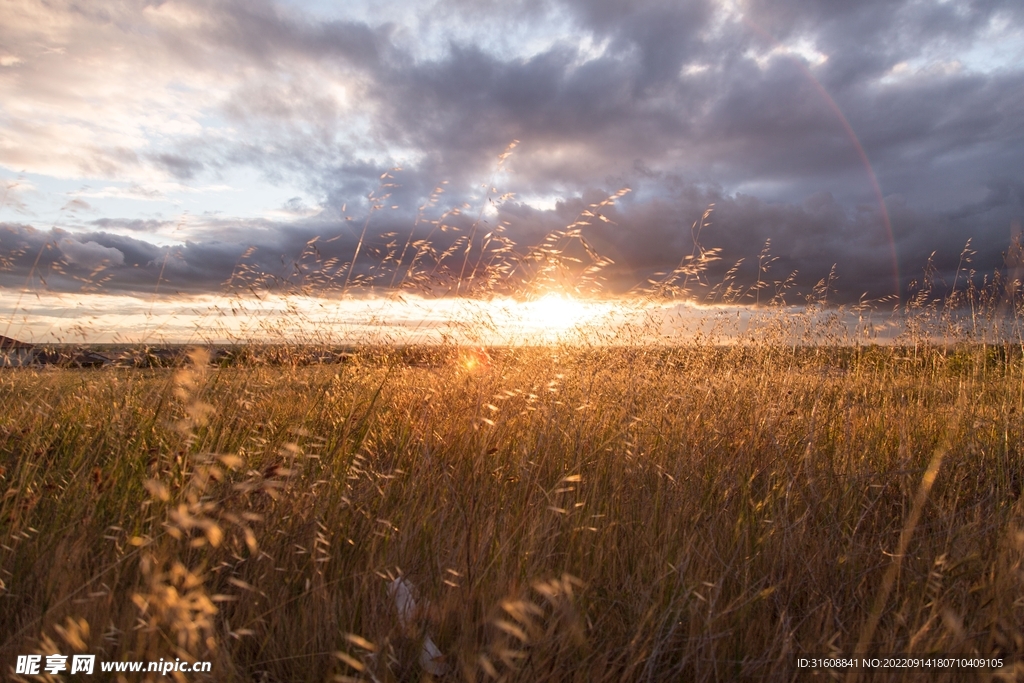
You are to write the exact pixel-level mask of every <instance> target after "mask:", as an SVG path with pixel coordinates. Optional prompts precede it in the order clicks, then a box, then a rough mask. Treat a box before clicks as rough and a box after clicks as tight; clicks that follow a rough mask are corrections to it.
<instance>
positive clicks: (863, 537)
mask: <svg viewBox="0 0 1024 683" xmlns="http://www.w3.org/2000/svg"><path fill="white" fill-rule="evenodd" d="M391 181H393V178H392V177H391V176H390V175H386V176H385V177H384V178H383V179H382V187H381V188H380V190H379V191H378V192H377V193H375V194H372V195H371V196H370V197H369V200H370V204H371V206H370V210H369V213H368V214H367V218H366V222H365V223H364V224H363V225H362V226H361V229H360V231H359V242H358V246H357V247H356V249H355V252H354V253H353V256H352V258H351V260H350V261H348V262H345V263H342V262H340V261H339V260H338V259H327V260H323V259H321V258H320V255H319V251H318V248H317V242H316V240H313V241H311V242H310V243H309V244H308V245H307V249H306V251H305V252H304V253H303V254H302V255H301V256H300V257H299V258H298V260H297V261H296V263H295V268H294V278H293V279H292V280H289V281H281V280H279V279H275V278H273V277H271V276H268V275H267V274H265V273H261V272H259V271H258V270H257V269H255V268H252V267H250V266H248V265H247V262H246V261H245V257H243V261H242V262H240V264H239V266H238V268H236V270H235V273H234V274H233V275H232V278H231V280H230V281H229V284H230V285H231V286H232V287H238V288H239V289H238V291H239V292H241V291H245V292H249V293H251V294H252V295H253V298H251V299H248V300H247V301H249V302H250V303H251V302H253V301H255V306H256V308H257V310H258V306H259V302H260V296H263V295H264V294H265V293H267V292H276V293H283V294H284V295H286V296H287V295H289V294H301V295H303V296H348V295H350V294H352V293H353V292H357V291H365V290H368V289H372V288H374V287H382V286H383V287H386V288H388V289H409V288H411V289H413V290H414V291H419V292H426V293H430V294H444V293H457V294H458V295H460V296H463V295H468V296H485V297H486V296H491V295H493V294H499V293H515V294H518V295H521V296H534V295H536V294H537V293H540V292H545V291H551V290H557V291H567V292H571V293H574V294H577V295H585V294H588V293H592V292H595V291H600V289H601V287H602V284H601V282H602V280H601V278H602V277H603V272H604V270H605V269H606V268H607V267H608V266H609V265H611V264H610V261H608V260H607V259H605V258H603V257H601V256H600V255H599V254H597V253H596V252H595V251H594V250H593V248H592V247H591V245H590V244H589V243H588V241H587V238H586V228H587V226H588V225H591V224H592V222H593V221H597V220H607V217H606V216H605V215H604V211H605V209H606V208H607V206H609V205H610V203H611V202H613V201H615V200H616V199H617V198H618V197H621V196H622V194H623V193H624V192H623V193H619V194H617V195H615V196H613V197H610V198H609V199H607V200H605V201H604V202H599V203H597V204H594V205H592V206H590V207H588V208H587V209H586V210H585V211H584V212H583V213H582V214H581V215H580V217H579V218H578V219H577V221H575V222H574V223H572V224H570V225H569V226H567V227H566V228H565V229H563V230H558V231H555V232H553V233H551V234H550V235H548V236H547V237H546V238H545V239H544V240H543V241H542V242H541V243H540V244H539V245H536V246H534V247H532V248H529V249H527V250H526V251H518V250H517V249H516V247H515V245H514V244H513V243H512V242H511V241H510V240H509V239H508V238H507V237H505V236H504V235H503V234H502V229H501V226H497V227H494V226H491V227H493V229H490V228H488V229H487V230H485V227H487V226H485V225H484V224H483V216H484V212H483V210H481V212H480V214H479V215H478V216H477V218H476V219H475V221H470V222H469V223H468V224H464V225H463V229H462V230H461V231H460V230H459V229H458V227H457V226H456V225H455V224H454V221H453V219H454V217H455V216H457V215H459V213H460V210H458V209H453V210H450V211H448V212H445V213H443V214H441V215H440V216H439V217H437V218H435V219H432V220H428V219H427V218H426V217H425V216H426V212H427V210H428V209H430V208H431V207H433V206H434V204H435V203H436V201H437V198H438V196H439V194H440V192H441V188H438V190H437V191H435V193H434V195H433V196H432V197H431V199H430V200H429V201H428V202H427V204H425V205H424V207H421V215H420V217H418V218H417V220H416V225H414V226H413V227H412V229H411V230H410V232H409V233H408V235H397V234H388V235H375V233H374V232H373V231H372V230H370V229H369V226H370V224H371V223H370V222H371V219H372V218H373V214H374V211H376V210H378V209H379V208H381V207H383V206H384V205H385V202H386V200H387V199H388V196H387V193H388V190H389V187H390V185H391ZM495 192H496V191H495ZM491 199H493V197H491V196H490V195H489V196H488V197H487V200H488V201H490V200H491ZM710 216H711V214H710V212H709V213H705V215H704V216H702V217H701V218H700V219H699V220H698V221H697V222H696V223H694V226H693V250H692V252H691V254H689V255H687V256H685V257H684V258H682V260H681V261H680V263H679V265H678V267H677V268H675V269H673V270H672V271H670V272H666V273H660V274H657V275H655V276H653V277H652V278H651V279H650V280H649V281H648V282H647V283H646V284H645V285H643V286H641V287H638V288H637V289H636V291H635V292H634V295H635V296H636V297H639V300H640V301H641V303H644V302H650V301H654V300H657V301H662V300H665V299H673V298H675V299H694V298H697V299H699V300H701V301H703V302H705V303H707V304H714V305H731V306H738V305H744V304H750V305H751V306H752V308H751V309H749V310H750V311H751V315H750V325H749V326H748V327H747V329H746V331H745V332H735V331H730V330H729V329H728V325H729V324H731V323H726V325H725V328H723V327H722V325H721V324H719V323H718V322H714V321H713V322H712V323H711V324H710V325H709V326H707V327H704V328H701V329H700V330H699V331H698V332H697V333H695V334H694V335H693V336H691V337H689V338H685V339H675V340H674V341H673V344H672V345H667V346H666V345H651V344H649V343H648V342H647V340H649V339H650V335H648V334H647V332H648V330H644V329H642V326H641V329H632V328H624V329H622V330H618V331H615V332H612V333H609V332H608V331H607V330H600V329H595V330H594V332H593V336H591V337H587V336H583V337H576V338H575V339H576V341H575V342H574V343H572V344H568V343H563V344H555V345H551V346H547V347H520V348H500V349H490V350H489V353H486V352H482V351H480V350H471V349H468V348H459V347H440V348H436V349H431V350H428V351H427V352H421V353H418V354H410V353H409V352H408V351H407V350H403V349H400V348H398V347H396V346H388V345H386V344H384V345H382V346H377V347H364V348H362V349H361V350H359V351H358V352H357V353H356V354H355V355H353V356H351V357H350V358H348V361H347V362H345V363H341V364H331V365H316V364H314V365H307V364H305V361H304V358H305V357H306V356H308V355H309V353H310V349H309V348H308V345H309V344H315V345H319V346H323V347H326V346H328V345H329V340H330V334H329V333H330V330H322V329H321V330H317V329H313V330H311V331H310V333H309V336H308V337H307V338H304V339H302V340H298V341H297V340H295V339H288V338H285V339H276V340H277V341H279V342H282V345H281V346H275V347H263V348H250V349H247V350H246V353H245V354H243V356H244V357H245V358H246V362H239V363H237V364H235V365H232V366H229V367H211V365H210V364H209V362H208V360H209V359H208V357H207V356H206V354H205V352H204V351H203V350H202V349H197V350H195V351H194V352H193V354H192V356H191V359H190V361H189V362H188V363H186V364H184V365H182V366H180V367H174V368H154V369H145V370H140V369H120V368H110V369H106V370H102V371H89V370H81V371H79V370H70V369H65V370H56V371H53V370H47V371H43V370H36V369H19V370H8V371H3V372H0V405H2V406H3V410H2V411H0V667H2V668H3V669H2V670H3V671H4V672H5V675H6V676H7V677H9V678H16V676H15V674H14V672H13V668H12V665H13V661H14V657H15V656H16V655H17V654H24V653H28V652H42V653H46V654H50V653H52V652H63V653H64V654H70V653H72V652H86V653H94V654H98V655H99V656H100V658H101V659H107V660H110V659H116V660H135V659H149V660H156V659H159V658H165V659H168V658H169V659H174V658H181V659H185V660H210V661H212V662H213V674H212V675H210V676H208V677H207V679H208V680H217V681H264V682H273V681H306V680H311V681H318V680H332V679H333V680H367V681H369V680H377V681H409V680H422V679H424V678H428V679H429V678H430V677H431V675H432V674H431V673H430V671H434V672H441V671H443V672H444V673H436V674H434V677H436V678H440V679H442V680H452V681H454V680H468V681H485V680H505V681H513V680H520V681H563V680H579V681H620V680H625V681H661V680H694V681H707V680H787V681H788V680H802V679H804V678H806V677H808V676H810V675H811V674H810V672H808V671H805V670H799V669H797V666H796V662H797V657H798V656H801V655H814V654H816V655H830V654H834V655H840V654H842V655H850V654H853V653H855V652H857V653H868V654H881V653H890V654H919V653H920V654H924V653H937V654H951V653H959V654H978V655H994V656H1001V657H1004V658H1005V659H1006V662H1007V667H1006V669H1005V670H1003V671H1000V672H996V673H997V674H998V675H999V676H1002V677H1004V678H1007V679H1011V680H1012V679H1013V677H1014V676H1016V677H1018V678H1020V677H1024V669H1022V668H1021V665H1020V664H1019V662H1020V661H1022V656H1024V602H1022V599H1021V595H1022V594H1024V593H1022V590H1024V565H1022V558H1024V503H1022V502H1021V486H1022V478H1024V475H1022V474H1021V472H1022V465H1024V463H1022V455H1021V454H1022V452H1024V435H1022V427H1024V359H1022V357H1024V354H1022V347H1024V344H1022V343H1021V339H1022V338H1024V335H1022V333H1021V329H1020V321H1021V320H1022V316H1021V312H1022V301H1021V298H1020V283H1019V282H1018V281H1017V280H1012V279H1000V278H998V277H997V278H993V279H991V280H985V281H984V282H982V283H981V285H978V284H977V278H976V277H975V276H976V273H973V272H972V271H970V270H969V268H970V252H969V249H967V250H965V255H964V258H963V261H962V273H963V276H964V279H963V280H962V282H961V283H959V284H958V282H957V281H954V283H953V287H952V290H951V291H940V287H939V283H937V280H936V278H935V272H934V269H933V268H931V266H930V265H929V266H928V267H926V268H925V272H924V276H923V277H922V279H921V281H920V282H919V283H916V284H915V287H914V288H913V292H912V296H911V297H910V298H909V299H908V300H907V301H906V302H904V304H903V306H902V310H901V317H900V322H899V325H900V326H901V329H902V330H903V332H902V334H901V336H899V337H898V338H897V340H896V343H893V344H891V345H888V346H873V345H870V344H871V342H873V341H876V339H877V338H876V337H874V336H873V335H875V334H876V333H877V330H878V329H879V327H880V325H879V324H878V321H877V320H874V319H873V318H872V316H874V315H876V314H875V313H874V312H873V310H877V306H876V308H875V309H872V307H871V306H869V305H867V304H863V305H858V306H853V307H847V308H842V307H835V306H833V305H832V304H831V299H830V297H831V296H832V294H833V292H834V273H833V274H830V275H829V276H828V277H827V278H824V279H823V280H822V281H821V282H820V283H818V285H817V286H816V287H814V288H813V289H812V290H811V291H810V292H808V294H807V296H806V297H805V299H804V301H802V302H801V303H802V305H801V307H800V308H799V309H794V308H790V307H787V306H786V297H787V295H788V294H791V290H792V289H793V287H794V276H793V275H792V274H791V275H786V276H781V277H779V279H774V278H775V277H776V274H774V273H771V272H770V268H771V265H772V263H773V259H772V257H771V254H770V250H769V249H768V246H769V245H766V247H765V249H764V250H762V252H761V253H760V255H759V256H758V259H757V266H756V268H757V274H756V282H754V284H743V279H742V278H741V277H740V276H739V275H738V273H739V272H740V268H741V265H742V264H739V263H738V264H736V266H734V267H733V268H732V269H730V270H728V271H726V272H725V274H724V277H723V278H722V279H721V280H720V281H719V282H718V283H716V284H712V283H710V282H709V281H708V272H709V271H708V269H709V266H710V264H712V263H714V262H715V260H717V259H718V258H719V256H720V254H719V253H718V252H716V251H715V250H713V249H704V248H703V247H702V246H701V245H700V240H699V236H700V233H701V231H702V230H703V229H704V228H706V227H707V223H708V221H709V219H710ZM421 222H422V223H423V225H430V226H431V227H430V228H429V230H428V234H427V235H426V236H425V237H421V236H420V233H419V232H418V231H417V230H418V228H417V226H419V225H420V223H421ZM445 232H451V233H452V234H453V235H456V236H455V237H453V238H451V239H448V238H446V239H445V241H443V242H436V243H435V242H432V241H431V240H432V239H433V238H434V237H436V235H435V233H445ZM37 260H38V259H37ZM0 265H3V263H0ZM960 275H961V271H960V270H958V273H957V276H958V278H959V277H960ZM100 276H102V274H100ZM32 277H33V275H32V273H30V275H29V279H30V280H31V279H32ZM159 284H160V283H157V286H158V287H159ZM239 296H242V295H241V294H240V295H239ZM245 296H248V295H245ZM889 303H892V304H895V303H898V302H881V304H882V305H883V306H885V305H887V304H889ZM295 315H297V316H298V315H301V311H298V310H296V311H295ZM851 320H856V324H854V325H851V324H850V321H851ZM884 324H887V323H885V321H884V319H883V326H884ZM486 325H487V321H485V320H481V321H478V326H479V327H486ZM261 332H271V333H272V332H273V330H269V331H267V330H261ZM470 332H472V330H470ZM321 335H322V336H321ZM270 338H271V339H275V338H274V337H273V335H272V334H271V335H270ZM238 341H239V342H245V341H246V340H245V339H239V340H238ZM300 342H301V343H300ZM726 342H727V343H726ZM410 359H412V360H414V361H415V362H410ZM396 585H401V586H408V587H410V588H411V590H413V591H414V592H415V596H414V597H415V599H416V601H417V609H416V610H415V613H414V614H413V617H412V619H411V620H407V619H404V618H403V616H402V614H400V610H399V605H398V604H397V602H398V601H397V600H396V588H395V587H396ZM428 637H429V638H430V639H431V640H432V641H433V642H435V643H436V645H437V647H438V649H439V651H440V652H441V660H439V661H436V662H433V663H432V665H431V666H428V667H425V666H424V665H423V663H422V662H421V658H422V653H423V642H424V641H425V639H427V638H428ZM1013 666H1017V667H1018V668H1017V669H1013ZM875 673H876V675H875V676H874V678H873V679H874V680H906V679H908V678H918V679H923V680H933V679H937V680H943V679H945V680H960V679H963V678H964V677H965V676H967V674H966V673H965V672H964V671H963V670H961V671H946V672H943V671H936V670H932V671H907V670H902V671H892V672H875ZM974 673H976V674H977V676H978V677H979V678H983V679H988V678H991V677H992V675H993V673H992V672H990V671H982V672H974ZM838 675H839V674H838V673H836V674H835V675H833V676H832V678H835V677H837V676H838ZM972 675H973V674H972ZM179 678H181V679H182V680H184V677H181V676H179ZM201 678H202V677H201V676H189V677H188V680H197V679H201ZM83 680H85V679H83Z"/></svg>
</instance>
